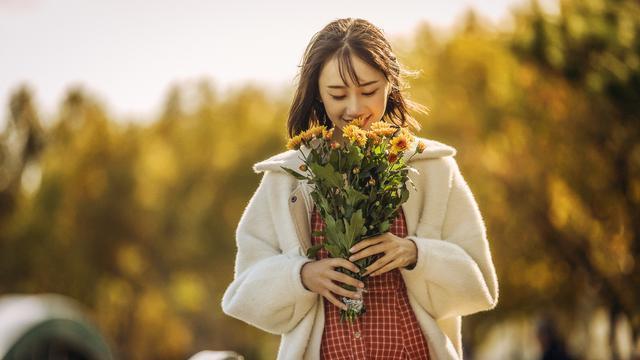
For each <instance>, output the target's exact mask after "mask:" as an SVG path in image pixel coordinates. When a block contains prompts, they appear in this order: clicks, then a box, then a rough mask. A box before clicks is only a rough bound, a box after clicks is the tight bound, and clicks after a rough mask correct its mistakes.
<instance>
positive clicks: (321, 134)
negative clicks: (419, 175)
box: [282, 118, 425, 322]
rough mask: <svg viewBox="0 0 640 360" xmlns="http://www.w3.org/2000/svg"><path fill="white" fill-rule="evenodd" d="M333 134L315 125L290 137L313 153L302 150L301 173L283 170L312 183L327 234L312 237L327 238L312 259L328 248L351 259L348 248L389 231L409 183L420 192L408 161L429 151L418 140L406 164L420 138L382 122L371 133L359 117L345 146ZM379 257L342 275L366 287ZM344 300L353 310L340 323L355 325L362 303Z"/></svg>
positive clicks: (314, 249) (293, 144)
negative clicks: (367, 270)
mask: <svg viewBox="0 0 640 360" xmlns="http://www.w3.org/2000/svg"><path fill="white" fill-rule="evenodd" d="M333 131H334V129H329V130H327V129H326V127H325V126H316V127H313V128H311V129H308V130H305V131H303V132H301V133H299V134H297V135H296V136H294V137H293V138H291V139H290V140H289V142H288V144H287V148H288V149H293V150H298V149H300V147H301V146H302V145H304V146H306V147H307V148H308V149H310V151H309V154H308V155H306V156H305V154H304V153H302V151H301V153H302V156H303V158H302V160H303V164H302V165H301V166H300V168H299V170H300V171H302V173H299V172H297V171H295V170H293V169H289V168H285V167H282V168H283V169H284V170H285V171H287V172H288V173H289V174H291V175H292V176H294V177H295V178H296V179H298V180H307V181H308V183H309V184H312V187H313V190H312V191H311V197H312V198H313V201H314V202H315V204H316V206H317V207H318V210H319V213H320V216H321V218H322V220H323V221H324V223H325V224H326V226H325V228H324V229H323V231H320V232H314V233H313V235H315V236H324V239H325V241H324V242H323V243H322V244H320V245H316V246H313V247H311V248H310V249H309V250H308V252H307V256H308V257H309V258H315V256H316V253H317V252H318V250H319V249H320V248H324V249H325V250H326V251H327V252H328V253H329V254H330V256H331V257H334V258H338V257H340V258H344V259H347V258H349V256H351V253H350V251H349V249H350V248H351V247H353V246H354V245H355V244H357V243H358V242H359V241H361V240H363V239H365V238H368V237H371V236H375V235H379V234H383V233H385V232H387V231H389V228H390V226H391V223H392V221H393V220H394V218H395V217H396V215H397V211H398V209H399V207H400V205H401V204H402V203H404V202H406V201H407V199H408V198H409V190H408V189H407V182H409V183H411V185H412V186H414V188H415V185H414V184H413V182H411V180H410V179H409V177H408V172H409V170H410V167H409V166H408V165H407V162H408V160H410V159H411V157H413V156H414V155H415V154H416V153H421V152H423V151H424V149H425V144H424V143H423V142H419V143H418V144H417V146H416V150H415V152H414V153H413V154H412V155H411V157H409V159H407V161H405V160H404V158H403V155H404V153H405V152H406V151H407V150H408V149H409V147H410V146H409V145H410V144H411V143H413V142H414V141H415V137H414V136H413V135H412V134H411V133H410V132H409V131H407V130H406V129H405V128H402V127H399V126H397V125H393V124H389V123H387V122H383V121H378V122H374V123H372V124H371V127H370V129H368V130H366V129H363V128H362V120H361V119H360V118H359V119H356V120H354V121H353V122H352V123H351V124H349V125H347V126H345V127H344V128H343V129H342V131H343V134H342V135H343V137H344V138H345V139H344V141H343V142H342V143H341V142H337V141H334V140H333ZM376 255H380V254H376ZM376 255H372V256H369V257H367V258H363V259H360V260H357V261H356V262H355V264H356V265H357V266H358V267H359V268H360V271H359V272H358V273H353V272H352V271H350V270H348V269H345V268H339V269H338V271H340V272H342V273H345V274H347V275H349V276H351V277H354V278H356V279H358V280H361V281H363V282H365V284H366V281H365V280H366V279H365V278H366V277H365V276H362V275H361V273H362V272H363V271H362V270H363V269H365V268H366V267H367V266H369V265H370V264H372V263H373V262H374V261H375V260H376V259H377V257H376ZM341 286H343V287H344V288H346V289H348V290H350V291H359V290H360V289H356V288H354V287H353V286H351V285H346V284H341ZM342 301H343V302H344V303H345V304H346V305H347V307H348V308H347V310H342V309H341V310H340V315H341V316H340V319H341V321H342V320H344V319H347V320H349V321H350V322H353V320H354V319H355V318H356V317H358V316H359V315H361V314H363V313H364V312H365V311H366V309H365V307H364V302H363V300H362V299H358V300H353V299H349V298H346V297H342Z"/></svg>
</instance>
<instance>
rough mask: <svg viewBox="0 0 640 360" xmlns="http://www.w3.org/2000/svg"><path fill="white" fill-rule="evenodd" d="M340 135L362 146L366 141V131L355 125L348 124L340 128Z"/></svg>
mask: <svg viewBox="0 0 640 360" xmlns="http://www.w3.org/2000/svg"><path fill="white" fill-rule="evenodd" d="M342 136H344V137H345V138H347V139H349V141H351V142H352V143H357V144H358V145H360V146H364V145H365V144H366V143H367V132H366V131H365V130H362V129H360V128H359V127H357V126H355V125H351V124H350V125H347V126H345V127H344V128H342Z"/></svg>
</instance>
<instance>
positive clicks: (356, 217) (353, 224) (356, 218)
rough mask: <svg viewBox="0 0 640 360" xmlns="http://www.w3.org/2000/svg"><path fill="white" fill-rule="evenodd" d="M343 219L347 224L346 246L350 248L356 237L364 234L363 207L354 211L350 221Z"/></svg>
mask: <svg viewBox="0 0 640 360" xmlns="http://www.w3.org/2000/svg"><path fill="white" fill-rule="evenodd" d="M343 221H344V225H345V237H344V241H345V242H344V247H345V248H346V249H349V248H351V246H353V245H354V244H355V239H356V238H359V237H360V235H362V228H363V227H364V219H363V218H362V209H360V210H358V211H356V212H355V213H353V215H352V216H351V220H350V221H347V220H346V219H343Z"/></svg>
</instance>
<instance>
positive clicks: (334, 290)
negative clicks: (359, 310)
mask: <svg viewBox="0 0 640 360" xmlns="http://www.w3.org/2000/svg"><path fill="white" fill-rule="evenodd" d="M337 267H343V268H345V269H348V270H351V271H353V272H355V273H357V272H358V271H359V269H358V266H357V265H356V264H354V263H351V262H349V261H348V260H346V259H338V258H327V259H322V260H316V261H310V262H308V263H305V264H304V265H302V270H300V276H301V278H302V284H303V285H304V286H305V287H306V288H307V289H309V291H313V292H315V293H318V294H320V295H322V296H324V297H325V298H327V300H329V301H331V303H333V304H334V305H335V306H337V307H339V308H341V309H344V310H346V309H347V305H346V304H345V303H343V302H342V301H340V300H338V299H337V298H336V297H335V296H334V294H337V295H341V296H345V297H349V298H352V299H359V298H360V295H359V294H358V292H357V291H349V290H347V289H345V288H343V287H341V286H340V285H338V284H336V283H334V281H338V282H341V283H344V284H347V285H351V286H354V287H356V288H360V289H362V288H364V283H362V282H361V281H358V280H357V279H354V278H352V277H351V276H349V275H347V274H343V273H341V272H339V271H337V270H335V268H337Z"/></svg>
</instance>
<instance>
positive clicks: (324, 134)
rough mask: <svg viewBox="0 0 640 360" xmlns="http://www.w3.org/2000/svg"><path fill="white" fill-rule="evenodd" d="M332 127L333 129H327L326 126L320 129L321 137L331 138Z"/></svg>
mask: <svg viewBox="0 0 640 360" xmlns="http://www.w3.org/2000/svg"><path fill="white" fill-rule="evenodd" d="M333 129H334V128H331V129H329V130H327V129H326V128H325V129H322V137H323V138H324V139H325V140H331V138H333Z"/></svg>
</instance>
